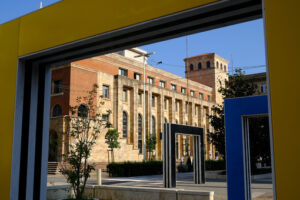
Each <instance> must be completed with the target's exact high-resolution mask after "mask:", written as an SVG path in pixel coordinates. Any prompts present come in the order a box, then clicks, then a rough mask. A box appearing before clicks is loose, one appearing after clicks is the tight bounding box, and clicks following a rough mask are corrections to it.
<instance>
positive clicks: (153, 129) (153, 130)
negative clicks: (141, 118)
mask: <svg viewBox="0 0 300 200" xmlns="http://www.w3.org/2000/svg"><path fill="white" fill-rule="evenodd" d="M155 129H156V124H155V117H154V116H152V135H156V132H155Z"/></svg>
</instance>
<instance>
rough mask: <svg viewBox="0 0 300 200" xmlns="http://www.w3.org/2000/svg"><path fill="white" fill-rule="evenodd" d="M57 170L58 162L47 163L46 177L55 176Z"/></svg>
mask: <svg viewBox="0 0 300 200" xmlns="http://www.w3.org/2000/svg"><path fill="white" fill-rule="evenodd" d="M58 170H59V169H58V162H48V175H56V174H57V173H58V172H59V171H58Z"/></svg>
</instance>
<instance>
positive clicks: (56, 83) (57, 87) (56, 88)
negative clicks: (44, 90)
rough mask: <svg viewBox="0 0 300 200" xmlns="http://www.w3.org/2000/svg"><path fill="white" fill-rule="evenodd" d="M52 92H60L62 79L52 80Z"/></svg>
mask: <svg viewBox="0 0 300 200" xmlns="http://www.w3.org/2000/svg"><path fill="white" fill-rule="evenodd" d="M53 83H54V85H53V94H58V93H61V92H62V80H56V81H54V82H53Z"/></svg>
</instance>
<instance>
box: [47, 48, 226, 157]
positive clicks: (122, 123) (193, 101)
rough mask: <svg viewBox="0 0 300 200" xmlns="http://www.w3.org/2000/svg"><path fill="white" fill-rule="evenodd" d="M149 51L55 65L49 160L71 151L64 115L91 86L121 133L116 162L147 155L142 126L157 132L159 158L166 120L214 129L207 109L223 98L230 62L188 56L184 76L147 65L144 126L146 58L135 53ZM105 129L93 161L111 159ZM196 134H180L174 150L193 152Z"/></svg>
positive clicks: (213, 56) (211, 56) (211, 149)
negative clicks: (219, 91)
mask: <svg viewBox="0 0 300 200" xmlns="http://www.w3.org/2000/svg"><path fill="white" fill-rule="evenodd" d="M145 53H146V52H145V51H143V50H141V49H138V48H133V49H130V50H124V51H121V52H117V53H111V54H106V55H102V56H96V57H92V58H88V59H85V60H80V61H76V62H72V63H70V64H67V65H64V66H59V67H56V68H53V71H52V95H51V118H50V153H49V161H60V159H61V158H60V157H59V155H61V154H62V153H64V152H65V151H67V149H68V145H67V144H68V140H69V139H68V138H67V137H66V136H65V135H64V134H62V133H63V132H64V131H65V128H66V120H65V117H66V116H68V115H70V113H69V105H70V106H74V105H76V98H77V97H79V96H86V95H87V92H88V91H90V90H91V89H92V87H93V85H94V84H95V83H96V84H98V86H99V89H98V94H99V95H102V98H101V99H100V98H99V99H97V102H99V101H104V102H105V104H104V105H103V106H102V107H101V111H102V112H103V113H102V114H103V115H104V116H105V112H106V110H108V109H109V110H111V111H112V114H111V115H110V117H109V119H108V120H109V121H110V122H111V123H112V125H113V127H114V128H116V129H117V130H118V132H119V133H120V139H119V141H120V143H121V148H119V149H117V150H116V151H115V161H129V160H131V161H137V160H142V159H143V150H142V149H143V143H144V142H143V135H142V134H143V129H144V128H145V130H146V134H156V138H157V139H158V142H157V145H156V150H155V158H156V159H157V160H161V158H162V142H161V133H162V132H163V123H164V122H171V123H179V124H186V125H192V126H199V127H203V128H204V130H205V132H207V131H208V130H211V129H212V128H211V126H210V125H209V121H208V118H207V114H210V113H211V108H212V106H214V105H215V104H216V103H221V102H222V101H223V100H222V98H221V97H220V96H219V95H218V92H217V91H218V88H219V87H220V85H222V84H224V82H225V79H227V78H228V72H227V70H228V61H226V60H225V59H224V58H221V57H220V56H218V55H216V54H214V53H209V54H202V55H198V56H194V57H190V58H186V59H185V60H184V61H185V63H186V66H185V67H186V69H185V70H186V71H185V73H186V78H183V77H180V76H178V75H175V74H173V73H170V72H167V71H164V70H162V69H158V68H156V67H153V66H150V65H148V64H146V77H145V80H146V104H145V106H146V117H145V118H146V126H145V127H143V114H144V112H143V106H144V105H143V98H144V97H143V95H144V93H143V88H144V83H143V80H144V77H143V59H142V57H136V56H139V55H143V54H145ZM105 132H106V130H103V133H101V135H100V137H99V138H98V140H97V143H96V145H95V147H94V149H93V152H92V156H91V159H90V161H91V162H95V163H106V162H108V157H109V153H108V148H107V145H106V144H105V139H104V136H105ZM205 141H206V159H214V158H215V156H216V152H215V149H214V147H213V146H212V145H211V144H209V143H208V142H207V138H205ZM192 144H193V142H192V137H189V136H181V135H179V136H178V137H177V139H176V146H177V150H176V154H177V158H178V159H179V158H180V157H182V156H186V155H192V148H193V146H192Z"/></svg>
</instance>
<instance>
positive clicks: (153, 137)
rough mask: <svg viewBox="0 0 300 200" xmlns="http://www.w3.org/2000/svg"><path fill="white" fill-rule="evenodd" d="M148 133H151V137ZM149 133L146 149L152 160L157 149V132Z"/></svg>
mask: <svg viewBox="0 0 300 200" xmlns="http://www.w3.org/2000/svg"><path fill="white" fill-rule="evenodd" d="M148 135H150V137H149V136H148ZM148 135H147V136H146V149H147V152H148V155H149V160H151V157H152V155H153V151H154V150H155V147H156V143H157V140H156V135H155V134H148Z"/></svg>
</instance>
